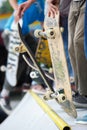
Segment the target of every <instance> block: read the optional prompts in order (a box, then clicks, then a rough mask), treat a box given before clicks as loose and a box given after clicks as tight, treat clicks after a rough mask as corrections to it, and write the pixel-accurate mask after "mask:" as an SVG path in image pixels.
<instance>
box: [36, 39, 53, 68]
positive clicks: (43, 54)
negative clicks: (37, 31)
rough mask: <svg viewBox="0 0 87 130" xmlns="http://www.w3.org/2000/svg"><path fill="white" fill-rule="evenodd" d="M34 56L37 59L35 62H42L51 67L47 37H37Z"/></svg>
mask: <svg viewBox="0 0 87 130" xmlns="http://www.w3.org/2000/svg"><path fill="white" fill-rule="evenodd" d="M35 57H36V59H37V62H39V63H43V64H45V65H47V66H48V67H51V65H52V63H51V58H50V52H49V47H48V41H47V39H45V38H42V37H41V38H40V39H39V43H38V46H37V50H36V54H35Z"/></svg>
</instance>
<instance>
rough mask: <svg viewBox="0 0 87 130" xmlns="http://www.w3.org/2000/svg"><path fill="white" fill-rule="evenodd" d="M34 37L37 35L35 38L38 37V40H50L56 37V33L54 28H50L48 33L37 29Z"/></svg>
mask: <svg viewBox="0 0 87 130" xmlns="http://www.w3.org/2000/svg"><path fill="white" fill-rule="evenodd" d="M34 35H35V37H37V38H40V37H44V38H47V37H49V38H54V37H55V31H54V29H53V28H50V29H49V30H47V31H45V32H43V31H42V30H40V29H37V30H35V32H34Z"/></svg>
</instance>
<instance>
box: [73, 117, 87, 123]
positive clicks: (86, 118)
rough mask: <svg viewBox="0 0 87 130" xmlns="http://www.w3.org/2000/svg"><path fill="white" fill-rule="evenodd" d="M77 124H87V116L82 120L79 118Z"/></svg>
mask: <svg viewBox="0 0 87 130" xmlns="http://www.w3.org/2000/svg"><path fill="white" fill-rule="evenodd" d="M76 123H78V124H87V115H85V116H83V117H81V118H77V119H76Z"/></svg>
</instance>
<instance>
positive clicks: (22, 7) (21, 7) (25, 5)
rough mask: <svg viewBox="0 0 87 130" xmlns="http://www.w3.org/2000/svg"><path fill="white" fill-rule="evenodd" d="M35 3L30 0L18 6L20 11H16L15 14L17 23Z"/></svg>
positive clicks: (33, 0)
mask: <svg viewBox="0 0 87 130" xmlns="http://www.w3.org/2000/svg"><path fill="white" fill-rule="evenodd" d="M33 2H35V0H28V1H26V2H24V3H23V4H20V5H19V6H18V9H17V10H16V13H15V21H16V22H18V21H19V19H20V18H21V17H22V16H23V15H24V12H25V11H26V9H27V8H29V7H30V6H31V4H32V3H33Z"/></svg>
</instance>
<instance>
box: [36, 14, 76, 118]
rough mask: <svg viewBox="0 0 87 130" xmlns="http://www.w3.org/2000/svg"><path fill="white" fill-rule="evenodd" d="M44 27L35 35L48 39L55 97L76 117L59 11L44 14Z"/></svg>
mask: <svg viewBox="0 0 87 130" xmlns="http://www.w3.org/2000/svg"><path fill="white" fill-rule="evenodd" d="M44 29H45V31H44V32H43V31H41V30H36V31H35V36H36V37H38V38H39V37H40V36H43V37H47V39H48V44H49V50H50V55H51V60H52V66H53V72H54V79H55V93H54V95H55V98H56V100H57V101H58V103H59V104H60V105H61V106H62V108H63V109H64V110H65V111H66V112H67V113H68V114H69V115H71V116H73V117H77V112H76V109H75V107H74V105H73V102H72V92H71V86H70V79H69V74H68V68H67V62H66V57H65V52H64V45H63V40H62V35H61V30H60V27H59V13H58V14H57V15H56V16H55V18H52V17H48V16H46V18H45V21H44ZM53 89H54V88H53Z"/></svg>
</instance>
